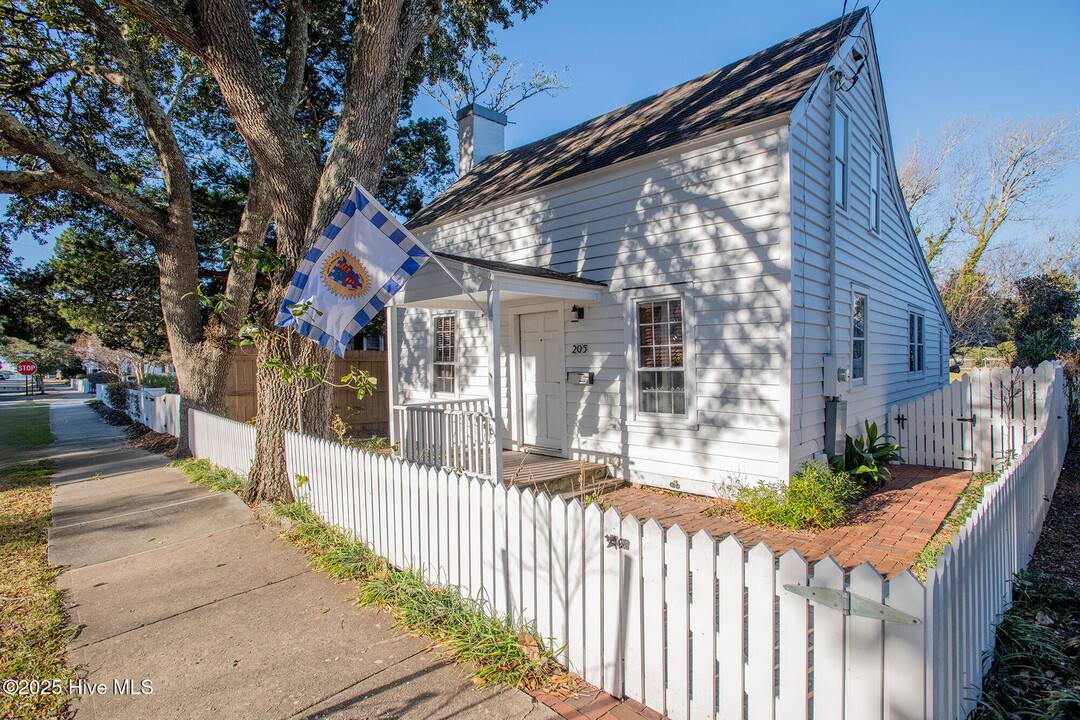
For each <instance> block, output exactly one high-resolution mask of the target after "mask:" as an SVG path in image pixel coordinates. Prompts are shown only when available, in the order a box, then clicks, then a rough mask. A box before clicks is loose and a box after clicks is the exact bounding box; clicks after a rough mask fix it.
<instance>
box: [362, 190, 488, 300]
mask: <svg viewBox="0 0 1080 720" xmlns="http://www.w3.org/2000/svg"><path fill="white" fill-rule="evenodd" d="M349 180H352V182H353V184H354V185H356V186H357V187H358V188H360V189H363V188H364V186H363V185H361V184H360V181H359V180H357V179H356V178H354V177H350V178H349ZM376 207H378V203H376ZM409 235H410V236H411V237H412V241H413V242H414V243H416V244H417V245H419V246H420V249H421V250H423V251H424V252H426V253H427V254H428V257H429V258H431V259H432V260H434V261H435V264H436V265H438V266H439V267H440V268H442V271H443V272H444V273H446V274H447V276H448V277H449V278H450V279H451V280H453V281H454V284H456V285H457V286H458V287H459V288H461V292H463V293H465V294H466V295H467V296H468V297H469V299H470V300H472V301H473V304H474V305H476V307H478V308H480V312H482V313H483V314H484V317H490V316H491V311H490V310H486V309H484V306H483V305H481V304H480V301H479V300H477V299H476V298H475V297H474V296H473V294H472V293H471V292H469V291H468V290H467V289H466V288H465V286H464V285H463V284H462V283H461V281H460V280H458V279H457V278H456V277H454V273H452V272H450V269H449V268H447V267H446V266H445V265H443V261H442V260H440V259H439V256H438V255H436V254H435V253H433V252H431V250H429V249H428V247H427V245H425V244H424V243H422V242H420V238H418V237H416V236H415V235H413V234H412V233H409Z"/></svg>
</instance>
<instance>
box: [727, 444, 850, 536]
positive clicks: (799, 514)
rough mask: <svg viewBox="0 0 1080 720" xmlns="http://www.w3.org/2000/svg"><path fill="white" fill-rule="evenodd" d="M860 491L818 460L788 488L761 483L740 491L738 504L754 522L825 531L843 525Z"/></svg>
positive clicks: (807, 465)
mask: <svg viewBox="0 0 1080 720" xmlns="http://www.w3.org/2000/svg"><path fill="white" fill-rule="evenodd" d="M859 491H860V486H859V484H858V483H857V482H856V481H855V480H854V479H853V478H852V477H851V476H850V475H848V474H847V473H846V472H843V471H841V472H836V471H834V470H833V469H832V468H830V467H829V466H828V465H826V464H825V463H824V462H822V461H820V460H817V461H813V462H810V463H807V464H806V465H804V466H803V467H802V468H801V469H800V470H799V471H798V472H797V473H795V475H793V476H792V478H791V480H789V481H788V483H787V484H786V485H770V484H768V483H765V482H759V483H758V484H757V485H755V486H753V487H743V488H740V489H739V490H737V491H736V495H735V505H736V507H737V508H738V509H739V512H741V513H742V514H743V515H744V516H746V518H747V519H748V520H751V521H752V522H757V523H763V524H769V525H783V526H785V527H792V528H821V529H825V528H830V527H834V526H836V525H839V524H840V522H841V521H842V520H843V519H844V515H845V514H846V513H847V509H848V507H849V506H850V505H851V503H853V502H854V501H855V500H856V499H857V498H858V497H859Z"/></svg>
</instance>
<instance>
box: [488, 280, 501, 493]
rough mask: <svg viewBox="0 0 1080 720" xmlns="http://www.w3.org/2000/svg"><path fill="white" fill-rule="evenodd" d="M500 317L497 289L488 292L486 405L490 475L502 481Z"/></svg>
mask: <svg viewBox="0 0 1080 720" xmlns="http://www.w3.org/2000/svg"><path fill="white" fill-rule="evenodd" d="M500 325H501V319H500V313H499V291H498V289H493V290H490V291H489V292H488V407H489V408H491V417H492V429H493V432H492V434H491V465H490V467H491V477H492V479H493V480H494V481H495V482H502V471H503V463H502V361H501V360H500V358H499V350H500V347H501V342H500V338H499V331H500V329H501V328H500Z"/></svg>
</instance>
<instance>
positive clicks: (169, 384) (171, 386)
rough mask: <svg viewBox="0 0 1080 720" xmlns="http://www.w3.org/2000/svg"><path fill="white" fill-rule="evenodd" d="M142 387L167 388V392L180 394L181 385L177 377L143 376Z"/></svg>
mask: <svg viewBox="0 0 1080 720" xmlns="http://www.w3.org/2000/svg"><path fill="white" fill-rule="evenodd" d="M141 385H142V386H143V387H144V388H165V392H167V393H173V394H176V393H178V392H180V383H179V381H178V380H177V379H176V376H175V375H143V379H142V383H141Z"/></svg>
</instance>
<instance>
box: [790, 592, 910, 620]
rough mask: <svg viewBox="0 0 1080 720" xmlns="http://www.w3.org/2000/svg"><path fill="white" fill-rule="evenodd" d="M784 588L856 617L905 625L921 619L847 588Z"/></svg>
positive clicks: (816, 603) (815, 603) (816, 602)
mask: <svg viewBox="0 0 1080 720" xmlns="http://www.w3.org/2000/svg"><path fill="white" fill-rule="evenodd" d="M784 589H785V590H787V591H788V592H789V593H792V594H793V595H798V596H800V597H804V598H806V599H807V600H809V601H810V602H811V603H813V604H814V605H821V606H823V607H827V608H831V609H833V610H839V611H840V613H841V614H843V615H857V616H858V617H867V618H872V619H874V620H884V621H885V622H895V623H904V624H905V625H921V624H922V620H920V619H919V618H917V617H915V616H913V615H908V614H907V613H906V612H903V611H901V610H897V609H896V608H891V607H889V606H888V605H885V604H883V603H879V602H875V601H873V600H871V599H870V598H867V597H863V596H862V595H856V594H855V593H852V592H848V591H847V590H833V589H831V588H819V587H808V586H806V585H785V586H784Z"/></svg>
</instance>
